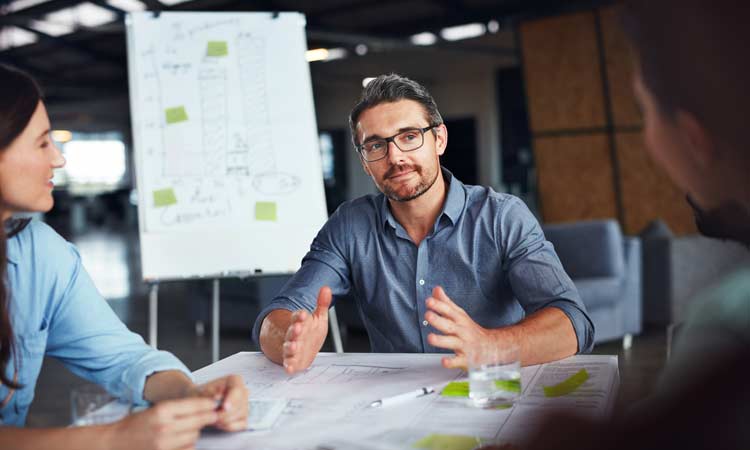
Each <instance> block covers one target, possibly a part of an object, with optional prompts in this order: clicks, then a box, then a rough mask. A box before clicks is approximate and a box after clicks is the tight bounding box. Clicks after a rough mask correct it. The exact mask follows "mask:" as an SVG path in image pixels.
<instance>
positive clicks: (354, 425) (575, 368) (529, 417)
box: [195, 353, 617, 450]
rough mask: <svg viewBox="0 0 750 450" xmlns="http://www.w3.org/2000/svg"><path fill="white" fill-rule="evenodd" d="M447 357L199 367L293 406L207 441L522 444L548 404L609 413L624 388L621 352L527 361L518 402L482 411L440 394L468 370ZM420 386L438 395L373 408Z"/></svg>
mask: <svg viewBox="0 0 750 450" xmlns="http://www.w3.org/2000/svg"><path fill="white" fill-rule="evenodd" d="M442 356H443V355H439V354H369V353H368V354H320V355H319V356H318V357H317V358H316V360H315V362H314V363H313V365H312V367H310V369H308V370H307V371H305V372H302V373H300V374H296V375H292V376H289V375H287V374H286V373H285V372H284V371H283V369H282V368H281V367H280V366H278V365H276V364H274V363H272V362H270V361H269V360H268V359H266V357H265V356H263V355H262V354H260V353H238V354H236V355H233V356H231V357H229V358H226V359H224V360H222V361H219V362H218V363H216V364H213V365H211V366H208V367H205V368H203V369H201V370H199V371H197V372H196V373H195V378H196V381H198V382H205V381H208V380H210V379H213V378H216V377H219V376H223V375H227V374H230V373H236V374H239V375H241V376H242V377H243V379H244V380H245V383H246V384H247V386H248V388H249V390H250V398H251V399H252V400H253V401H264V400H266V401H277V402H278V401H279V399H286V402H285V403H284V405H285V406H284V408H283V410H282V412H281V413H280V415H279V416H278V419H277V420H275V421H274V423H273V424H272V426H271V428H267V429H265V430H261V431H252V432H245V433H237V434H211V435H204V436H203V437H202V438H201V440H200V441H199V442H198V448H201V449H231V448H243V447H247V446H248V445H250V446H253V447H256V448H267V449H284V448H286V449H311V450H313V449H318V450H320V449H336V448H353V449H362V450H365V449H367V450H370V449H382V450H388V449H394V448H415V447H414V445H417V444H419V445H422V444H424V445H425V446H427V447H430V446H433V444H434V445H438V443H445V442H450V443H461V445H464V444H465V445H467V446H468V445H469V444H470V441H471V442H474V441H476V440H479V441H481V442H485V443H486V442H502V441H507V442H520V441H521V439H522V438H523V437H524V436H525V435H526V433H528V432H530V427H529V426H527V424H529V423H533V422H534V421H535V420H538V419H537V418H538V417H539V416H541V414H543V412H544V411H545V410H546V409H547V408H552V407H560V408H575V409H576V411H578V410H581V409H584V410H587V411H590V412H591V413H592V414H606V413H607V412H608V408H609V407H610V405H609V403H611V402H610V401H611V400H612V398H613V397H614V396H615V394H616V389H617V384H616V380H617V374H616V372H617V359H616V357H608V356H588V355H585V356H576V357H572V358H568V359H566V360H563V361H559V362H556V363H551V364H546V365H541V366H531V367H524V368H523V369H522V374H521V378H522V385H523V396H522V401H521V402H520V403H519V404H517V405H516V406H514V407H513V408H510V409H505V410H484V409H476V408H472V407H469V406H467V399H466V398H451V397H443V396H441V395H440V394H439V393H440V391H441V390H442V388H443V387H444V386H445V385H446V384H447V383H449V382H451V381H456V380H462V379H465V377H466V374H465V373H464V372H463V371H460V370H448V369H445V368H443V367H442V366H441V364H440V359H441V357H442ZM583 368H585V369H586V373H587V377H586V380H585V382H582V381H581V380H582V378H581V377H580V376H579V377H577V378H576V377H574V378H573V380H574V381H576V380H577V381H576V382H577V383H578V384H575V383H573V384H571V382H568V383H567V384H563V386H564V387H568V390H570V386H574V389H573V391H571V392H569V393H566V394H564V395H560V396H558V397H554V398H553V397H546V396H545V394H544V392H545V391H544V387H545V386H547V387H548V386H555V385H558V384H560V383H563V382H565V381H566V380H568V379H569V378H570V377H571V376H573V375H575V374H576V373H577V372H579V371H580V370H581V369H583ZM421 387H431V388H434V389H435V391H436V392H435V393H434V394H430V395H424V396H421V397H418V398H415V399H413V400H410V401H408V402H404V403H401V404H398V405H394V406H391V407H387V408H370V407H369V405H370V403H371V402H372V401H374V400H377V399H380V398H384V397H389V396H394V395H398V394H402V393H404V392H410V391H414V390H415V389H418V388H421ZM560 392H567V391H565V390H560ZM251 414H252V412H251ZM472 439H473V440H474V441H472ZM459 447H460V446H459ZM461 448H463V447H461ZM467 448H472V447H467Z"/></svg>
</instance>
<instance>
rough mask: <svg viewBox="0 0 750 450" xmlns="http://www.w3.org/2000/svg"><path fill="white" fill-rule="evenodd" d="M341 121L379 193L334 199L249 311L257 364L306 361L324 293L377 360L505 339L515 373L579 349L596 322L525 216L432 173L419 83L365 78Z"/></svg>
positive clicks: (436, 120)
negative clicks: (274, 290) (266, 295)
mask: <svg viewBox="0 0 750 450" xmlns="http://www.w3.org/2000/svg"><path fill="white" fill-rule="evenodd" d="M350 127H351V129H352V136H353V137H354V141H355V142H354V144H355V146H356V148H357V150H358V152H359V155H360V160H361V162H362V166H363V168H364V170H365V172H367V174H368V175H369V176H370V177H371V178H372V180H373V181H374V182H375V185H376V186H377V187H378V189H379V190H380V191H381V192H382V194H379V195H370V196H365V197H361V198H358V199H356V200H353V201H350V202H347V203H344V204H343V205H341V207H339V208H338V210H337V211H336V212H335V213H334V214H333V215H332V216H331V218H330V219H329V220H328V222H327V223H326V224H325V225H324V226H323V228H322V229H321V231H320V232H319V233H318V235H317V237H316V238H315V240H314V241H313V243H312V245H311V249H310V251H309V252H308V254H307V255H306V256H305V258H304V259H303V261H302V267H301V268H300V270H299V271H298V272H297V273H296V274H295V275H294V277H293V278H292V279H291V280H290V281H289V283H287V285H286V286H285V287H284V289H283V290H282V291H281V292H280V293H279V295H278V296H277V297H276V298H275V299H274V300H273V301H272V302H271V304H270V305H269V306H268V307H267V308H265V309H264V310H263V311H262V312H261V313H260V315H259V316H258V319H257V320H256V322H255V326H254V328H253V336H254V338H255V339H256V340H257V341H258V342H259V343H260V346H261V349H262V350H263V352H264V353H265V354H266V355H267V356H268V358H270V359H271V360H272V361H274V362H276V363H278V364H283V366H284V367H285V369H286V371H287V372H288V373H294V372H297V371H300V370H304V369H306V368H307V367H309V366H310V364H312V362H313V360H314V359H315V356H316V355H317V353H318V352H319V351H320V348H321V346H322V345H323V342H324V340H325V337H326V335H327V333H328V308H329V306H330V304H331V299H332V295H343V294H346V293H350V292H351V293H353V294H354V297H356V299H357V301H358V303H359V306H360V308H361V310H362V313H363V314H362V316H363V319H364V322H365V327H366V328H367V331H368V333H369V336H370V344H371V347H372V350H373V351H375V352H440V351H442V352H446V351H448V352H453V355H452V356H448V357H445V358H443V366H444V367H447V368H455V367H465V366H466V352H467V350H468V349H470V348H476V347H477V346H478V345H479V344H483V345H487V344H488V343H489V344H491V345H494V346H497V347H499V348H502V347H504V346H507V345H509V344H516V345H518V347H519V348H520V352H521V361H522V363H523V364H524V365H528V364H538V363H543V362H546V361H551V360H557V359H560V358H564V357H566V356H570V355H572V354H574V353H576V352H588V351H590V350H591V348H592V346H593V338H594V325H593V324H592V322H591V320H590V319H589V317H588V315H587V314H586V309H585V307H584V306H583V304H582V302H581V299H580V297H579V295H578V292H577V290H576V288H575V286H574V285H573V283H572V281H571V280H570V278H569V277H568V276H567V274H566V273H565V271H564V270H563V268H562V265H561V264H560V260H559V259H558V258H557V255H556V254H555V252H554V250H553V248H552V244H550V243H549V242H548V241H547V240H545V238H544V234H543V233H542V230H541V228H540V226H539V224H538V222H537V221H536V219H535V218H534V216H533V215H532V214H531V213H530V212H529V210H528V208H526V206H525V205H524V204H523V202H521V201H520V200H519V199H517V198H515V197H513V196H511V195H507V194H500V193H497V192H495V191H493V190H492V189H490V188H484V187H480V186H467V185H464V184H463V183H461V182H460V181H459V180H457V179H456V178H455V177H453V176H452V174H451V173H450V172H448V171H447V170H446V169H444V168H442V167H441V166H440V155H442V154H443V152H445V149H446V146H447V143H448V130H447V128H446V127H445V125H444V124H443V119H442V117H441V116H440V113H439V112H438V110H437V106H436V104H435V101H434V100H433V99H432V97H431V96H430V94H429V93H428V92H427V90H426V89H425V88H424V87H422V86H421V85H419V84H418V83H416V82H414V81H412V80H409V79H408V78H404V77H401V76H399V75H394V74H391V75H383V76H380V77H378V78H376V79H375V80H373V81H371V82H370V83H369V84H368V85H367V87H366V88H365V90H364V92H363V95H362V99H361V100H360V102H359V103H358V104H357V105H356V106H355V108H354V110H353V111H352V113H351V116H350ZM316 295H317V296H316Z"/></svg>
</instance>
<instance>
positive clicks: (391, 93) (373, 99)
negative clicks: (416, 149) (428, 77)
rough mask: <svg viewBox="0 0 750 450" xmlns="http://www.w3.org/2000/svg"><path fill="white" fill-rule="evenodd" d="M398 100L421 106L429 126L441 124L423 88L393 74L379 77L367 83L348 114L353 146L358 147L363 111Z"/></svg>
mask: <svg viewBox="0 0 750 450" xmlns="http://www.w3.org/2000/svg"><path fill="white" fill-rule="evenodd" d="M399 100H414V101H415V102H417V103H419V104H420V105H422V107H423V108H424V112H425V118H426V119H427V121H428V122H429V125H430V126H433V127H435V126H438V125H442V124H443V117H442V116H441V115H440V111H438V108H437V104H436V103H435V100H434V99H433V98H432V96H431V95H430V93H429V92H428V91H427V89H426V88H425V87H424V86H422V85H421V84H419V83H417V82H416V81H414V80H410V79H408V78H406V77H402V76H401V75H398V74H395V73H390V74H387V75H380V76H379V77H377V78H375V79H373V80H372V81H370V82H369V83H367V86H365V88H364V90H363V91H362V97H361V98H360V99H359V101H358V102H357V104H356V105H354V109H352V112H351V114H349V129H350V130H351V132H352V142H353V143H354V145H355V146H357V145H359V143H358V142H357V122H358V121H359V116H360V115H361V114H362V113H363V112H364V111H365V110H367V109H370V108H372V107H375V106H377V105H379V104H381V103H392V102H397V101H399ZM433 132H434V130H433Z"/></svg>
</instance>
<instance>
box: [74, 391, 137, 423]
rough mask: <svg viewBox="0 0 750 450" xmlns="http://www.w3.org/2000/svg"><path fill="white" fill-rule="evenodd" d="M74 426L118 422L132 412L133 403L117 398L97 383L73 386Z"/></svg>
mask: <svg viewBox="0 0 750 450" xmlns="http://www.w3.org/2000/svg"><path fill="white" fill-rule="evenodd" d="M70 404H71V416H72V419H73V426H85V425H101V424H105V423H112V422H117V421H118V420H120V419H122V418H123V417H125V416H127V415H128V414H130V409H131V406H132V403H131V402H130V401H129V400H123V399H120V398H117V397H115V396H113V395H112V394H110V393H109V392H107V391H106V390H104V389H103V388H102V387H100V386H97V385H95V384H86V385H83V386H78V387H75V388H73V390H72V391H71V393H70Z"/></svg>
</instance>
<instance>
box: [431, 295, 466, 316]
mask: <svg viewBox="0 0 750 450" xmlns="http://www.w3.org/2000/svg"><path fill="white" fill-rule="evenodd" d="M425 305H426V306H427V308H428V309H431V310H433V311H435V312H436V313H438V314H440V315H441V316H443V317H445V318H447V319H451V320H457V319H459V318H460V314H459V313H458V310H457V309H456V307H455V305H451V304H449V303H448V302H445V301H443V300H439V299H437V298H435V297H428V298H427V300H426V302H425Z"/></svg>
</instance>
